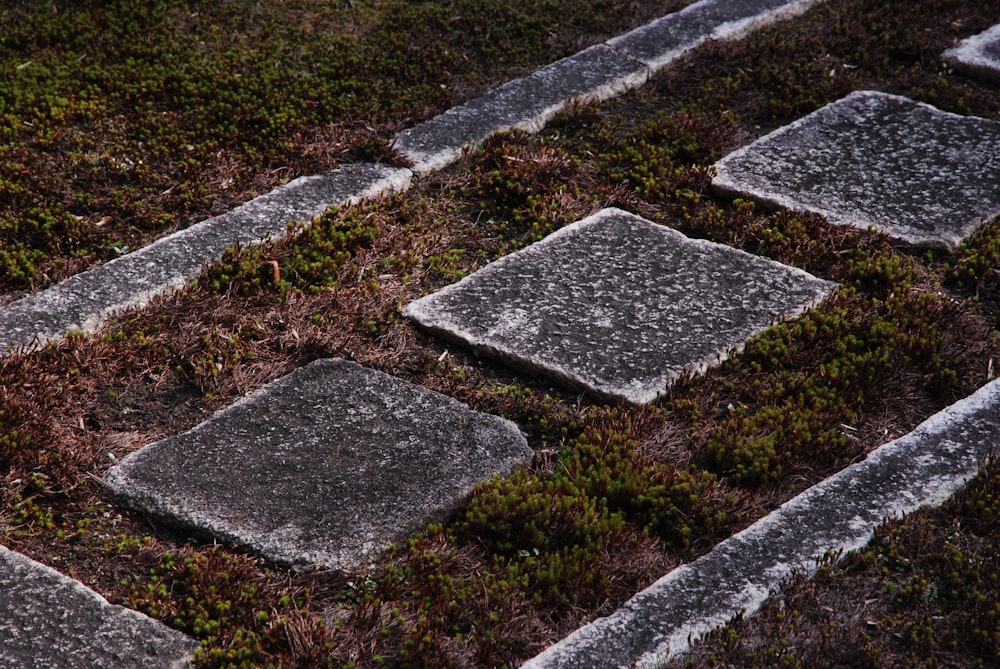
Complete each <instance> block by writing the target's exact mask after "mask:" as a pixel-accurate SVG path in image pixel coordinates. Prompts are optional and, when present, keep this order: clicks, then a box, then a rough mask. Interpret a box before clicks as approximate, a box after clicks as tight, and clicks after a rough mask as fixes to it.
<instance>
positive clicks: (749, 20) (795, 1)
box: [607, 0, 819, 71]
mask: <svg viewBox="0 0 1000 669" xmlns="http://www.w3.org/2000/svg"><path fill="white" fill-rule="evenodd" d="M818 1H819V0H702V2H696V3H694V4H693V5H688V6H687V7H685V8H684V9H682V10H681V11H679V12H675V13H673V14H668V15H666V16H664V17H662V18H659V19H657V20H656V21H653V22H652V23H649V24H647V25H645V26H642V27H639V28H636V29H635V30H633V31H631V32H628V33H625V34H624V35H621V36H619V37H615V38H613V39H610V40H608V42H607V44H608V46H610V47H612V48H614V49H616V50H618V51H621V52H622V53H625V54H628V55H629V56H632V57H633V58H635V59H637V60H639V61H642V62H643V63H644V64H645V65H646V66H647V67H649V68H650V69H651V70H654V71H655V70H659V69H662V68H663V67H665V66H667V65H669V64H670V63H671V62H672V61H674V60H675V59H676V58H677V57H678V56H681V55H683V54H684V53H686V52H687V51H690V50H691V49H693V48H695V47H696V46H698V45H699V44H701V43H702V42H705V41H707V40H710V39H735V38H738V37H741V36H742V35H744V34H746V33H747V32H749V31H750V30H753V29H754V28H758V27H761V26H763V25H766V24H768V23H771V22H774V21H778V20H780V19H785V18H790V17H792V16H795V15H797V14H801V13H803V12H805V11H806V10H807V9H809V7H811V6H813V5H814V4H816V3H817V2H818Z"/></svg>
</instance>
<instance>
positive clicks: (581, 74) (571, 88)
mask: <svg viewBox="0 0 1000 669" xmlns="http://www.w3.org/2000/svg"><path fill="white" fill-rule="evenodd" d="M647 76H648V71H647V70H646V68H645V67H644V66H643V65H642V64H641V63H639V62H637V61H635V60H633V59H631V58H629V57H628V56H623V55H621V54H619V53H616V52H615V51H614V50H613V49H610V48H608V47H607V46H605V45H603V44H598V45H596V46H593V47H590V48H589V49H585V50H583V51H581V52H579V53H577V54H574V55H572V56H569V57H567V58H563V59H562V60H558V61H556V62H554V63H551V64H550V65H546V66H545V67H542V68H541V69H539V70H536V71H535V72H534V73H532V74H530V75H528V76H527V77H523V78H521V79H515V80H514V81H510V82H508V83H506V84H504V85H503V86H500V87H499V88H494V89H493V90H491V91H488V92H486V93H485V94H483V95H482V96H480V97H478V98H475V99H473V100H470V101H469V102H467V103H465V104H463V105H459V106H457V107H453V108H451V109H449V110H448V111H446V112H444V113H443V114H440V115H438V116H436V117H434V118H432V119H430V120H429V121H425V122H424V123H421V124H420V125H418V126H416V127H413V128H410V129H409V130H404V131H403V132H401V133H400V134H398V135H397V136H396V139H395V144H394V146H395V148H396V150H397V151H399V152H400V153H401V154H402V155H404V156H405V157H406V158H408V159H410V160H411V161H413V170H414V172H416V173H417V174H419V175H424V174H428V173H430V172H433V171H434V170H437V169H440V168H442V167H444V166H446V165H448V164H449V163H451V162H452V161H454V160H455V159H456V158H458V156H460V155H461V153H462V149H463V148H466V147H470V146H474V145H476V144H478V143H480V142H482V141H484V140H485V139H486V138H487V137H489V136H490V135H492V134H494V133H497V132H502V131H504V130H511V129H513V128H517V129H519V130H524V131H526V132H537V131H538V130H540V129H541V128H542V127H543V126H544V125H545V123H546V122H547V121H548V120H549V119H551V118H552V117H553V116H555V114H556V113H558V112H559V111H560V110H562V109H563V108H565V107H566V105H567V104H569V103H570V102H572V101H573V100H581V101H594V100H605V99H608V98H611V97H614V96H616V95H619V94H621V93H623V92H625V91H627V90H629V89H632V88H637V87H639V86H642V85H643V84H644V83H646V79H647Z"/></svg>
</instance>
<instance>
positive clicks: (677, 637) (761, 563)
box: [523, 381, 1000, 669]
mask: <svg viewBox="0 0 1000 669" xmlns="http://www.w3.org/2000/svg"><path fill="white" fill-rule="evenodd" d="M997 443H1000V381H994V382H992V383H991V384H989V385H987V386H984V387H983V388H981V389H980V390H979V391H978V392H976V393H975V394H974V395H972V396H971V397H969V398H967V399H965V400H962V401H960V402H958V403H956V404H954V405H952V406H951V407H949V408H947V409H945V410H944V411H942V412H940V413H938V414H937V415H935V416H932V417H931V418H930V419H928V420H927V421H926V422H924V423H923V424H921V425H920V426H918V427H917V428H916V429H915V430H914V431H913V432H911V433H910V434H908V435H906V436H904V437H901V438H900V439H897V440H895V441H892V442H889V443H888V444H885V445H884V446H882V447H880V448H878V449H876V450H875V451H873V452H872V453H871V454H870V455H869V456H868V458H867V459H866V460H864V461H862V462H858V463H856V464H854V465H851V466H850V467H848V468H846V469H844V470H842V471H841V472H840V473H839V474H836V475H834V476H832V477H830V478H828V479H826V480H825V481H823V482H821V483H818V484H816V485H815V486H813V487H812V488H810V489H808V490H806V491H805V492H804V493H802V494H801V495H799V496H798V497H795V498H794V499H792V500H791V501H789V502H787V503H785V504H784V505H782V506H781V507H779V508H778V509H777V510H776V511H774V512H772V513H770V514H769V515H767V516H765V517H764V518H762V519H761V520H759V521H757V522H756V523H754V524H753V525H751V526H750V527H749V528H747V529H746V530H744V531H742V532H740V533H738V534H736V535H734V536H732V537H731V538H729V539H727V540H726V541H723V542H722V543H721V544H719V545H718V546H716V547H715V549H713V550H712V551H711V552H710V553H709V554H708V555H706V556H704V557H702V558H700V559H698V560H695V561H694V562H692V563H690V564H687V565H684V566H682V567H680V568H678V569H675V570H674V571H672V572H670V573H669V574H667V575H666V576H664V577H663V578H661V579H660V580H659V581H657V582H656V583H654V584H653V585H652V586H650V587H649V588H647V589H646V590H644V591H642V592H640V593H639V594H638V595H636V596H635V597H633V598H632V599H630V600H629V601H628V602H626V603H625V604H624V605H623V606H622V607H621V608H620V609H619V610H618V611H616V612H615V613H613V614H612V615H610V616H608V617H606V618H601V619H599V620H596V621H594V622H593V623H591V624H589V625H586V626H584V627H582V628H580V629H578V630H577V631H575V632H574V633H573V634H571V635H570V636H568V637H567V638H565V639H564V640H562V641H560V642H559V643H557V644H555V645H554V646H552V647H550V648H549V649H547V650H546V651H544V652H543V653H541V654H540V655H539V656H537V657H535V658H534V659H533V660H530V661H529V662H527V663H526V664H524V665H523V669H556V668H558V667H567V668H570V667H589V668H591V669H602V668H605V667H606V668H608V669H610V668H612V667H616V668H617V667H622V666H636V667H654V666H662V665H663V664H665V663H666V661H667V660H668V659H670V658H673V657H676V656H677V655H679V654H682V653H684V652H685V651H686V650H687V649H688V647H689V644H690V642H691V639H692V638H696V637H697V636H699V635H701V634H703V633H705V632H708V631H709V630H711V629H713V628H716V627H719V626H721V625H722V624H723V623H725V622H726V621H727V620H729V619H730V618H732V617H733V616H734V615H736V614H737V613H739V612H740V611H746V612H747V614H749V613H752V612H754V611H756V610H757V609H758V608H760V606H761V604H763V602H764V601H765V599H766V598H767V596H768V594H769V592H771V591H773V590H777V589H778V588H779V586H780V585H781V582H782V580H784V579H785V578H786V577H788V576H790V575H791V574H792V573H793V572H797V573H801V574H813V573H815V571H816V564H817V560H818V559H819V558H821V557H822V556H823V555H825V554H826V553H828V552H833V553H840V552H841V551H845V552H846V551H850V550H855V549H858V548H862V547H863V546H865V545H866V544H867V543H868V542H869V541H870V540H871V537H872V536H873V535H874V532H875V529H876V528H877V527H878V526H879V525H880V524H881V523H882V521H883V519H884V518H886V517H898V516H901V515H904V514H907V513H912V512H913V511H916V510H917V509H918V508H920V507H922V506H935V505H939V504H941V503H943V502H944V501H945V500H946V499H948V498H949V497H951V496H952V495H954V494H955V493H956V492H958V490H959V489H960V488H961V487H962V486H964V485H965V484H966V483H967V482H968V481H969V480H971V479H972V478H973V477H974V476H975V475H976V472H977V471H978V468H979V463H981V462H983V461H984V460H985V459H986V458H987V457H990V456H992V455H993V454H994V451H995V449H996V444H997Z"/></svg>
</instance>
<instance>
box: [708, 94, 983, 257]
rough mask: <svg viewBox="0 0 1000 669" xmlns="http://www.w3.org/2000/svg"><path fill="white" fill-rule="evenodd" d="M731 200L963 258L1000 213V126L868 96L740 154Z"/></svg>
mask: <svg viewBox="0 0 1000 669" xmlns="http://www.w3.org/2000/svg"><path fill="white" fill-rule="evenodd" d="M716 169H717V170H718V176H717V177H716V178H715V179H714V180H713V181H712V185H713V186H714V187H715V188H716V189H717V190H718V191H719V192H721V193H724V194H727V195H733V196H740V197H751V198H754V199H756V200H759V201H761V202H763V203H765V204H768V205H771V206H781V207H788V208H789V209H800V210H808V211H813V212H816V213H819V214H822V215H823V216H825V217H826V218H827V220H829V221H830V222H831V223H834V224H837V225H853V226H857V227H859V228H862V229H867V228H868V227H869V226H871V227H873V228H875V229H877V230H881V231H883V232H885V233H887V234H889V235H891V236H892V237H895V238H896V239H900V240H902V241H905V242H907V243H909V244H913V245H916V246H918V247H927V248H938V249H943V250H947V251H953V250H954V249H955V247H956V246H957V245H958V244H959V242H961V240H962V239H963V238H965V237H966V236H968V235H969V234H971V233H972V232H973V231H974V230H975V229H976V228H977V227H978V226H980V225H981V224H982V223H983V222H984V221H985V220H987V219H989V218H990V217H992V216H994V215H996V214H997V213H998V212H1000V123H998V122H996V121H990V120H987V119H982V118H977V117H969V116H959V115H956V114H950V113H946V112H942V111H940V110H938V109H936V108H934V107H931V106H930V105H926V104H923V103H918V102H914V101H913V100H910V99H908V98H904V97H899V96H895V95H887V94H885V93H879V92H874V91H860V92H855V93H852V94H851V95H849V96H847V97H846V98H843V99H842V100H839V101H837V102H834V103H831V104H829V105H827V106H825V107H823V108H822V109H819V110H818V111H815V112H813V113H812V114H809V115H808V116H806V117H804V118H801V119H799V120H798V121H795V122H794V123H792V124H790V125H788V126H785V127H784V128H780V129H778V130H776V131H774V132H772V133H771V134H769V135H767V136H765V137H762V138H761V139H759V140H757V141H756V142H754V143H753V144H751V145H749V146H746V147H743V148H742V149H740V150H738V151H735V152H733V153H731V154H729V155H728V156H726V157H725V158H723V159H722V160H720V161H719V163H718V164H717V165H716Z"/></svg>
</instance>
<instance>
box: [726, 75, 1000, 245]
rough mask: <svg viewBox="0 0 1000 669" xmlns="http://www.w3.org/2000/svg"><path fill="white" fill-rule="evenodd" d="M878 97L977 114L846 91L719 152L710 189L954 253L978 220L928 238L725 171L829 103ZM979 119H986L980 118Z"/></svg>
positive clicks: (891, 96) (809, 120) (809, 119)
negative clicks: (752, 183) (748, 181)
mask: <svg viewBox="0 0 1000 669" xmlns="http://www.w3.org/2000/svg"><path fill="white" fill-rule="evenodd" d="M875 97H881V98H885V99H893V100H897V101H905V102H907V103H909V104H911V105H913V106H915V107H923V108H924V109H927V110H930V111H932V112H934V113H935V114H942V115H945V116H950V117H953V118H961V119H969V118H978V117H969V116H963V115H961V114H955V113H953V112H948V111H944V110H942V109H938V108H937V107H935V106H933V105H929V104H927V103H926V102H919V101H917V100H912V99H910V98H907V97H904V96H902V95H894V94H892V93H883V92H882V91H873V90H860V91H853V92H852V93H849V94H848V95H846V96H844V97H842V98H840V99H839V100H834V101H833V102H830V103H828V104H825V105H823V106H822V107H820V108H819V109H817V110H816V111H814V112H811V113H810V114H807V115H805V116H803V117H801V118H798V119H796V120H795V121H792V122H791V123H789V124H788V125H785V126H782V127H780V128H778V129H777V130H774V131H772V132H769V133H768V134H766V135H764V136H763V137H759V138H758V139H756V140H755V141H753V142H751V143H750V144H747V145H746V146H743V147H740V148H739V149H736V150H735V151H733V152H732V153H729V154H727V155H726V156H723V157H722V158H721V159H719V160H718V161H717V162H716V163H715V165H713V166H712V167H713V168H714V169H715V172H716V176H715V177H714V178H713V179H712V184H711V185H712V189H713V190H714V191H715V192H716V193H717V194H719V195H720V196H722V197H728V198H744V197H749V198H752V199H753V200H754V201H756V202H757V203H759V204H760V205H762V206H764V207H765V208H769V209H789V210H792V211H809V212H813V213H815V214H819V215H820V216H823V217H824V218H826V219H827V220H828V221H829V222H830V223H831V224H833V225H848V226H851V227H854V228H858V229H860V230H867V231H873V232H879V233H882V234H886V235H889V236H890V237H893V238H894V239H898V240H900V241H903V242H906V243H907V244H910V245H911V246H913V247H914V248H918V249H935V250H941V251H945V252H946V253H954V252H955V250H956V249H957V248H958V245H959V244H960V243H961V241H962V240H963V239H964V238H965V237H967V236H968V235H970V234H972V232H974V231H975V230H977V229H978V228H979V227H980V224H981V222H980V223H969V224H967V225H965V226H963V227H962V229H961V230H960V231H959V232H958V233H957V234H953V235H942V236H940V237H936V238H930V239H929V238H928V237H927V236H926V234H924V233H921V232H920V231H915V230H914V228H912V227H911V226H907V225H905V224H897V226H896V228H895V229H894V230H893V232H892V233H890V232H888V231H884V230H880V229H879V228H878V227H876V226H875V225H874V224H873V223H872V222H871V221H869V220H867V219H865V218H862V217H857V216H851V215H848V214H845V213H844V212H842V211H838V210H835V209H831V208H828V207H823V206H812V205H808V206H807V205H804V204H803V203H802V202H799V201H797V200H796V199H795V197H794V196H791V195H787V194H784V193H781V192H778V191H775V190H770V189H768V188H758V187H757V186H753V187H749V186H747V185H745V184H742V183H741V182H740V181H739V180H738V179H737V178H736V177H734V176H733V175H732V174H731V173H730V172H729V171H728V166H729V163H731V162H736V161H739V160H740V159H742V158H743V156H744V155H746V154H747V153H749V152H750V151H753V150H754V149H756V148H757V147H759V146H762V145H768V144H771V143H773V142H774V141H775V140H776V139H778V138H780V137H782V136H783V135H785V134H786V133H789V132H793V131H796V130H798V129H799V128H800V127H801V126H803V125H805V124H808V123H812V122H813V117H814V116H816V115H819V114H822V113H823V112H824V111H825V110H828V109H830V108H832V107H839V106H842V105H846V104H849V101H850V100H854V99H865V98H875ZM980 120H983V121H988V120H989V119H980ZM996 213H997V212H993V213H992V214H988V215H986V216H985V217H984V218H983V220H989V219H990V218H991V217H992V216H994V215H996Z"/></svg>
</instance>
